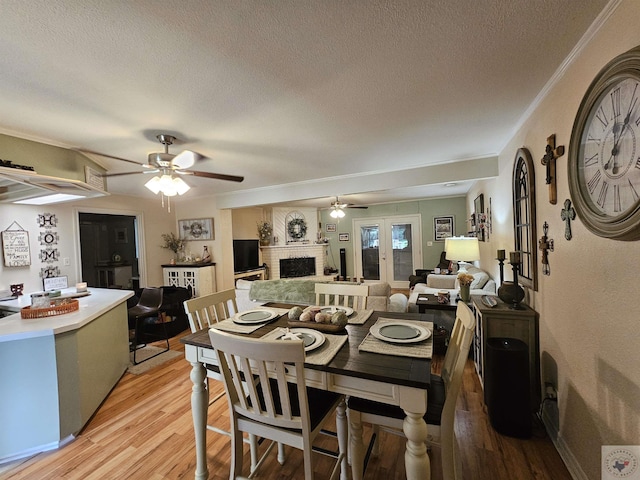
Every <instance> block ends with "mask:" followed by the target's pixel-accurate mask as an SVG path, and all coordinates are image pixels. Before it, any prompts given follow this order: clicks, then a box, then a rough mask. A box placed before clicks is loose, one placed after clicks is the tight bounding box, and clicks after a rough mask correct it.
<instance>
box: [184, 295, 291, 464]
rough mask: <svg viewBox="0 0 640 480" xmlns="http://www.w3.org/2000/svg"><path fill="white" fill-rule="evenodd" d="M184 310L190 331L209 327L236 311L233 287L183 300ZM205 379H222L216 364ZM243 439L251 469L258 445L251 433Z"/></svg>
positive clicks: (281, 457) (210, 427) (225, 432)
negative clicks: (245, 443) (248, 454)
mask: <svg viewBox="0 0 640 480" xmlns="http://www.w3.org/2000/svg"><path fill="white" fill-rule="evenodd" d="M184 310H185V312H186V313H187V317H188V318H189V326H190V327H191V332H197V331H198V330H202V329H203V328H209V327H211V326H213V325H215V324H216V323H218V322H221V321H222V320H226V319H228V318H231V317H232V316H233V315H234V314H235V313H237V312H238V306H237V304H236V294H235V290H234V289H233V288H231V289H229V290H223V291H221V292H215V293H211V294H209V295H204V296H202V297H196V298H192V299H190V300H186V301H185V302H184ZM206 369H207V380H215V381H218V382H220V381H222V375H221V374H220V369H219V367H218V365H206ZM222 397H224V392H221V393H219V394H218V395H216V396H215V397H213V398H210V399H209V406H211V405H212V404H213V403H215V402H216V401H217V400H219V399H221V398H222ZM207 430H211V431H212V432H215V433H219V434H221V435H226V436H229V437H230V436H231V432H230V431H228V430H222V429H220V428H218V427H216V426H215V425H209V424H207ZM245 441H246V442H247V443H248V444H249V446H250V450H251V469H252V471H253V470H254V469H255V466H256V464H257V462H258V453H257V452H258V445H257V439H256V438H255V437H253V436H252V435H250V436H249V438H246V439H245ZM278 460H279V461H280V463H284V452H283V451H282V449H281V448H280V449H279V457H278Z"/></svg>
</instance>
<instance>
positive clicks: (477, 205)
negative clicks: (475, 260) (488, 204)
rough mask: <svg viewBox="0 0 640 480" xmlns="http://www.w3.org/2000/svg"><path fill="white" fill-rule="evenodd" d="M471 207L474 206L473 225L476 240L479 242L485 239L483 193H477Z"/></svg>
mask: <svg viewBox="0 0 640 480" xmlns="http://www.w3.org/2000/svg"><path fill="white" fill-rule="evenodd" d="M473 208H474V210H475V211H474V212H473V213H474V220H475V221H474V225H475V231H476V236H477V237H478V240H479V241H481V242H484V241H485V235H484V234H485V232H484V227H485V224H486V221H485V220H486V217H485V215H484V195H483V194H482V193H481V194H480V195H478V196H477V197H476V199H475V200H474V201H473Z"/></svg>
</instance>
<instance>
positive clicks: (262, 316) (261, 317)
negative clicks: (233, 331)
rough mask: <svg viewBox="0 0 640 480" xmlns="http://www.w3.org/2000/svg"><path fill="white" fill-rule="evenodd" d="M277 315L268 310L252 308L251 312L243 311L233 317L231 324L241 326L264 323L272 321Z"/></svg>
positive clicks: (273, 311)
mask: <svg viewBox="0 0 640 480" xmlns="http://www.w3.org/2000/svg"><path fill="white" fill-rule="evenodd" d="M278 315H279V314H278V312H276V311H275V310H272V309H270V308H254V309H253V310H245V311H244V312H240V313H237V314H236V315H234V316H233V323H239V324H241V325H253V324H257V323H265V322H268V321H269V320H272V319H274V318H275V317H277V316H278Z"/></svg>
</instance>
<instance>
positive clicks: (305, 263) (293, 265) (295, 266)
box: [280, 257, 316, 278]
mask: <svg viewBox="0 0 640 480" xmlns="http://www.w3.org/2000/svg"><path fill="white" fill-rule="evenodd" d="M315 274H316V259H315V258H314V257H295V258H281V259H280V278H297V277H308V276H312V275H315Z"/></svg>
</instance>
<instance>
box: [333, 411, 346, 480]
mask: <svg viewBox="0 0 640 480" xmlns="http://www.w3.org/2000/svg"><path fill="white" fill-rule="evenodd" d="M346 412H347V404H346V403H345V401H344V399H342V400H341V401H340V403H339V404H338V408H337V409H336V430H337V433H338V450H339V451H340V453H341V454H342V455H343V457H342V461H341V463H340V480H348V479H349V465H348V463H347V450H348V448H347V444H348V442H349V440H348V438H347V437H348V435H349V428H348V426H347V414H346Z"/></svg>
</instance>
